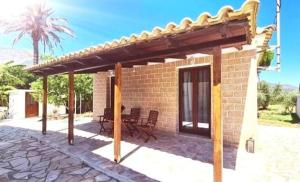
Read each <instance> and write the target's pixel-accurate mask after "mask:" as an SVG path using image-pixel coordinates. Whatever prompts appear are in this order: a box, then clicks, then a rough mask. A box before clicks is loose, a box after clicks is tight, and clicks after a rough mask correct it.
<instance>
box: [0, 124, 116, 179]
mask: <svg viewBox="0 0 300 182" xmlns="http://www.w3.org/2000/svg"><path fill="white" fill-rule="evenodd" d="M0 181H1V182H6V181H28V182H36V181H37V182H38V181H49V182H50V181H72V182H74V181H84V182H92V181H110V182H112V181H116V180H114V179H112V178H111V177H109V176H107V175H105V174H103V173H101V172H99V171H97V170H94V169H93V168H91V167H89V166H87V165H86V164H84V163H83V162H82V161H80V160H78V159H74V158H71V157H69V156H68V155H65V154H63V153H61V152H59V151H57V150H55V149H53V148H51V147H49V146H47V145H46V144H45V143H43V142H39V141H37V139H34V138H30V137H27V136H25V135H24V132H20V131H19V130H14V129H13V128H1V129H0Z"/></svg>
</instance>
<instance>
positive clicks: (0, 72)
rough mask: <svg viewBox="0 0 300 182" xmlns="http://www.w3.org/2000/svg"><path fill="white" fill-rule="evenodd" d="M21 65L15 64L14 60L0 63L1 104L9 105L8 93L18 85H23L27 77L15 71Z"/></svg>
mask: <svg viewBox="0 0 300 182" xmlns="http://www.w3.org/2000/svg"><path fill="white" fill-rule="evenodd" d="M19 67H20V66H19V65H14V64H13V61H9V62H6V63H4V64H0V106H7V105H8V93H9V91H11V90H13V89H15V88H16V87H17V86H19V87H23V86H24V85H25V82H24V81H25V79H23V78H22V77H21V76H20V74H21V73H19V72H18V73H17V72H15V70H18V68H19Z"/></svg>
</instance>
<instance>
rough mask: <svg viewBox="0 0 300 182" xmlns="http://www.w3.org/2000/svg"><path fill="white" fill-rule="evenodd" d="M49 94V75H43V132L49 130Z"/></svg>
mask: <svg viewBox="0 0 300 182" xmlns="http://www.w3.org/2000/svg"><path fill="white" fill-rule="evenodd" d="M47 94H48V77H47V76H43V114H42V133H43V135H45V134H46V131H47Z"/></svg>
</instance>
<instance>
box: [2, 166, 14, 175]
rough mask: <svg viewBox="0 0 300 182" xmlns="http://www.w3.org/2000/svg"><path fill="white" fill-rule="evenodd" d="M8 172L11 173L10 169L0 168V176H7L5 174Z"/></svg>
mask: <svg viewBox="0 0 300 182" xmlns="http://www.w3.org/2000/svg"><path fill="white" fill-rule="evenodd" d="M10 171H12V170H10V169H5V168H1V167H0V175H3V174H7V173H9V172H10Z"/></svg>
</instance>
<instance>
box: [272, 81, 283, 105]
mask: <svg viewBox="0 0 300 182" xmlns="http://www.w3.org/2000/svg"><path fill="white" fill-rule="evenodd" d="M283 101H284V91H283V89H282V86H281V85H280V84H277V85H275V86H274V87H273V88H272V91H271V100H270V103H271V104H272V105H275V104H282V103H283Z"/></svg>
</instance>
